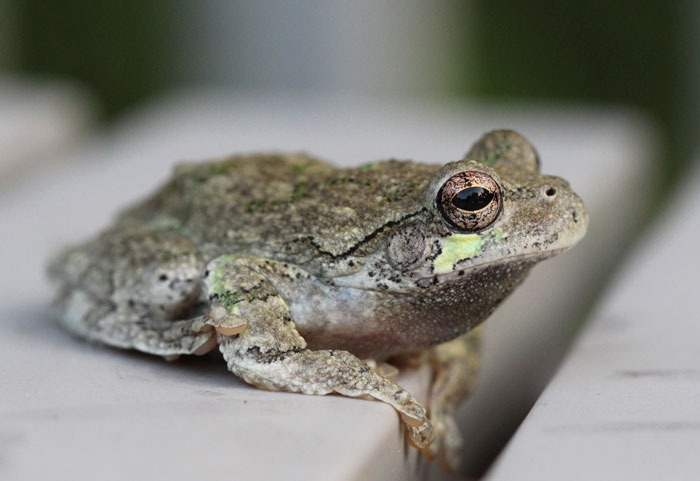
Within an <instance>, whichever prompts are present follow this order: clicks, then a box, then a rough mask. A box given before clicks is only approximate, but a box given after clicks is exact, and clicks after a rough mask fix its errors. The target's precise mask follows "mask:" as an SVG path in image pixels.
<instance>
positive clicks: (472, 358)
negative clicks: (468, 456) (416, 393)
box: [423, 327, 481, 471]
mask: <svg viewBox="0 0 700 481" xmlns="http://www.w3.org/2000/svg"><path fill="white" fill-rule="evenodd" d="M480 340H481V329H480V328H478V327H477V328H476V329H473V330H472V331H471V332H469V333H468V334H466V335H465V336H462V337H460V338H457V339H455V340H453V341H450V342H447V343H445V344H441V345H439V346H436V347H435V348H433V350H432V352H431V364H432V367H433V371H434V373H435V374H434V380H433V385H432V387H431V396H430V404H429V412H430V419H431V421H432V422H433V425H434V427H435V440H434V441H433V442H432V443H431V444H430V445H429V446H427V447H426V448H424V449H423V454H424V455H425V457H426V458H428V459H439V460H440V463H441V464H442V465H443V467H444V468H445V469H446V470H448V471H455V470H456V469H457V467H458V466H459V462H460V451H461V449H462V444H463V440H462V436H461V434H460V432H459V427H458V426H457V422H456V420H455V410H456V409H457V406H458V405H459V402H460V401H461V400H462V399H463V398H464V397H465V396H467V395H468V394H469V393H470V392H471V391H472V389H473V388H474V385H475V383H476V380H477V375H478V367H479V354H480V344H481V342H480Z"/></svg>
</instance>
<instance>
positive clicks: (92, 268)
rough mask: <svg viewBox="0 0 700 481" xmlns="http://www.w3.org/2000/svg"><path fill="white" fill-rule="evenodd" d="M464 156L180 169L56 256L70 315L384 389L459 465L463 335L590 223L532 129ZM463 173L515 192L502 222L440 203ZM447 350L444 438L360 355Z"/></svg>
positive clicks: (442, 371) (153, 345)
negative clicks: (483, 223) (459, 223)
mask: <svg viewBox="0 0 700 481" xmlns="http://www.w3.org/2000/svg"><path fill="white" fill-rule="evenodd" d="M465 159H469V160H461V161H457V162H451V163H448V164H446V165H444V166H442V167H440V166H433V165H423V164H418V163H414V162H409V161H393V160H392V161H385V162H377V163H372V164H367V165H365V166H362V167H359V168H354V169H336V168H334V167H332V166H330V165H328V164H325V163H323V162H321V161H319V160H316V159H314V158H312V157H309V156H306V155H253V156H241V157H231V158H227V159H224V160H220V161H215V162H209V163H203V164H187V165H182V166H179V167H178V168H177V169H176V170H175V173H174V175H173V178H172V179H171V180H170V181H169V182H168V183H167V184H166V185H165V186H164V187H163V188H161V189H160V190H159V191H158V192H157V193H156V194H155V195H154V196H153V197H151V198H150V199H148V200H146V201H145V202H143V203H141V204H139V205H137V206H135V207H133V208H131V209H129V210H127V211H125V212H123V213H122V214H121V215H120V216H119V218H118V219H117V221H116V223H115V224H114V226H113V227H112V228H111V229H110V230H108V231H107V232H104V233H102V234H101V235H100V236H99V237H97V238H96V239H94V240H92V241H90V242H88V243H86V244H83V245H80V246H77V247H74V248H72V249H69V250H67V251H66V252H64V253H63V254H62V255H60V256H59V257H58V258H57V259H55V260H54V262H53V263H52V264H51V267H50V275H51V278H52V280H53V281H54V283H55V285H56V287H57V295H56V306H57V310H58V315H59V318H60V319H61V321H62V323H63V324H64V325H65V326H67V327H68V328H69V329H70V330H72V331H73V332H75V333H77V334H79V335H81V336H83V337H86V338H88V339H91V340H97V341H100V342H104V343H106V344H109V345H113V346H117V347H122V348H135V349H139V350H141V351H144V352H148V353H153V354H159V355H163V356H165V357H166V358H173V357H176V356H177V355H180V354H202V353H204V352H207V351H208V350H210V349H212V348H213V347H215V346H216V345H217V344H218V345H219V349H220V350H221V352H222V353H223V355H224V358H225V359H226V361H227V363H228V366H229V369H230V370H231V371H233V372H234V373H236V374H237V375H239V376H241V377H242V378H243V379H245V380H246V381H247V382H249V383H251V384H254V385H256V386H259V387H263V388H266V389H273V390H287V391H296V392H304V393H309V394H326V393H331V392H337V393H341V394H345V395H349V396H371V397H374V398H376V399H380V400H382V401H385V402H387V403H389V404H391V405H392V406H394V407H395V408H396V409H397V410H398V411H399V412H400V413H401V415H402V418H403V420H404V421H405V422H406V424H407V425H408V435H409V439H410V440H411V441H412V443H414V444H415V445H417V446H418V447H420V448H423V449H424V452H425V453H426V455H428V456H429V457H433V456H439V457H440V458H441V459H442V460H443V462H444V463H445V464H446V465H447V466H454V465H455V463H456V461H457V459H456V450H457V449H458V447H459V442H460V439H459V435H458V432H457V431H456V427H455V426H454V421H453V419H452V412H453V410H454V407H455V406H456V404H457V401H458V400H459V398H461V397H463V396H464V395H465V394H466V391H467V390H468V388H469V387H468V386H469V385H470V384H472V383H473V379H474V377H475V373H476V353H477V349H476V347H475V346H476V345H477V344H478V338H477V336H476V335H471V336H467V337H459V336H461V335H462V334H465V333H467V332H468V331H470V329H472V328H474V327H475V326H477V325H479V323H481V322H482V321H483V320H484V319H485V318H486V317H488V315H489V314H490V313H491V312H492V311H493V310H494V309H495V308H496V306H497V305H498V304H499V303H500V302H501V301H502V300H503V299H504V298H505V297H506V296H507V295H508V294H509V293H510V292H511V291H512V290H513V289H514V288H515V287H516V286H517V285H518V284H519V283H520V282H521V281H522V280H523V279H524V277H525V275H526V274H527V272H528V271H529V270H530V268H531V267H532V266H533V265H534V264H535V263H537V262H538V261H540V260H543V259H545V258H547V257H550V256H552V255H554V254H556V253H557V252H560V251H562V250H564V249H567V248H568V247H570V246H572V245H573V244H574V243H575V242H576V241H577V240H578V239H580V238H581V237H582V235H583V234H584V232H585V229H586V225H587V214H586V210H585V208H584V207H583V204H582V202H581V200H580V199H579V197H578V196H576V194H574V192H573V191H572V190H571V189H570V188H569V185H568V183H567V182H566V181H564V180H563V179H560V178H557V177H550V176H543V175H541V174H540V173H539V161H538V159H537V155H536V153H535V151H534V149H533V148H532V147H531V146H530V144H529V143H527V141H526V140H525V139H524V138H523V137H521V136H520V135H519V134H517V133H515V132H512V131H495V132H492V133H490V134H487V135H486V136H484V137H483V138H482V139H480V141H479V142H477V143H476V144H475V145H474V146H473V147H472V149H471V151H470V152H469V153H468V154H467V155H466V157H465ZM464 171H476V172H482V173H485V174H488V175H489V176H491V177H492V178H493V179H494V180H495V181H496V182H497V183H498V185H499V186H500V189H501V192H502V206H501V207H500V211H499V213H498V217H497V218H496V220H495V221H494V222H493V223H492V224H491V225H489V226H488V227H486V228H485V229H483V230H481V231H478V232H460V231H459V230H458V229H455V227H454V226H451V225H450V224H449V223H448V222H447V221H446V220H445V218H444V217H443V215H442V213H441V212H440V209H439V208H438V206H437V193H438V191H439V189H440V188H441V186H442V185H443V184H444V183H445V182H446V181H447V180H448V179H449V178H450V177H452V176H453V175H455V174H458V173H460V172H464ZM454 339H456V340H454ZM453 340H454V341H453ZM448 341H451V342H448ZM442 343H446V344H442ZM438 344H442V346H440V347H438V348H436V349H434V350H432V351H430V352H431V354H430V356H431V357H430V358H431V362H432V363H433V366H434V367H435V368H436V377H435V386H434V388H433V393H432V395H433V397H432V399H431V404H430V418H431V419H432V421H433V423H434V424H435V426H434V427H435V432H433V424H431V422H430V421H429V420H428V416H427V415H426V412H425V409H424V408H423V407H422V406H420V404H418V403H417V402H416V401H415V399H413V397H412V396H411V395H410V394H409V393H407V392H406V391H404V390H403V389H401V388H400V387H399V386H398V385H396V384H395V383H393V382H392V381H390V380H389V379H387V378H386V377H385V376H383V375H382V374H381V373H382V368H381V365H380V366H379V367H369V366H368V365H367V364H366V363H365V362H363V361H361V360H360V359H373V360H375V361H380V362H381V361H385V360H387V359H390V358H393V357H396V356H406V355H410V354H413V353H416V352H420V351H424V350H426V349H428V348H431V347H432V346H435V345H438ZM433 437H435V442H432V444H431V441H432V440H433Z"/></svg>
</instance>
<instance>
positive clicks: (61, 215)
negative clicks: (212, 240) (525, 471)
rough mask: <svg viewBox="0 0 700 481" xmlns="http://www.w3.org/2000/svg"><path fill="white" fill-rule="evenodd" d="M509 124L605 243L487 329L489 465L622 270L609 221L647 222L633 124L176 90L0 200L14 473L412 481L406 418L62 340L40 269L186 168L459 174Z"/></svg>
mask: <svg viewBox="0 0 700 481" xmlns="http://www.w3.org/2000/svg"><path fill="white" fill-rule="evenodd" d="M497 127H514V128H516V129H518V130H520V131H521V132H523V133H524V134H525V135H527V136H528V137H529V138H530V139H531V140H532V141H533V143H535V144H536V145H537V146H538V148H539V150H540V154H541V156H542V159H543V162H544V166H545V168H544V170H545V172H547V173H557V174H560V175H562V176H564V177H566V178H568V179H570V180H571V181H572V184H573V186H574V188H575V189H576V190H577V191H578V192H579V193H580V194H581V195H582V196H583V198H584V199H586V200H587V201H588V204H589V208H590V211H591V232H590V235H589V237H588V238H587V239H586V240H585V241H584V242H583V243H582V244H581V245H580V246H579V247H577V248H576V249H575V250H574V251H572V252H571V253H570V254H567V255H564V256H562V257H561V258H560V259H556V260H553V261H549V262H548V263H546V264H545V265H543V266H542V267H541V268H539V269H538V270H536V272H535V273H534V274H533V276H532V277H531V279H530V281H529V282H528V283H526V285H525V286H524V287H523V290H522V291H521V292H522V294H521V293H518V294H517V296H519V297H516V298H515V299H513V300H512V302H508V303H507V306H504V308H503V309H502V310H501V311H499V312H498V313H497V314H496V316H495V317H494V319H492V320H491V321H489V326H490V327H489V328H488V329H487V336H488V337H487V347H486V363H485V367H484V378H483V380H482V382H481V384H480V386H479V389H478V391H477V393H476V396H475V398H474V400H473V402H471V403H469V405H468V406H467V409H466V411H465V416H466V419H465V423H466V424H467V425H468V426H469V430H468V431H467V432H465V435H466V438H467V445H466V449H465V454H467V455H468V457H467V459H466V461H467V465H469V464H468V463H469V462H474V461H475V460H478V457H479V456H480V455H482V454H483V452H484V450H486V449H487V448H488V449H492V448H490V447H489V446H488V443H489V442H490V441H491V440H490V439H489V438H488V434H489V433H490V432H492V431H493V430H494V428H495V427H496V426H497V425H498V424H499V423H500V422H502V420H503V419H505V418H507V413H508V412H510V411H512V410H513V406H514V405H516V404H517V400H518V399H527V396H528V395H530V394H531V392H532V391H533V389H534V390H535V391H536V390H537V385H536V384H535V385H534V386H535V387H533V383H532V382H531V379H528V377H527V376H524V375H523V372H525V373H528V372H529V373H530V374H532V373H536V372H538V371H541V370H542V369H551V367H548V366H544V365H543V362H544V361H548V362H551V359H550V358H548V357H546V356H545V357H538V356H533V357H529V358H528V362H526V363H523V362H522V359H521V358H520V357H519V356H518V355H525V356H526V357H527V353H529V352H541V351H546V350H548V349H550V348H551V349H553V348H557V347H558V345H559V344H561V339H562V332H565V330H566V329H567V328H570V325H571V322H572V321H573V320H574V317H573V316H571V315H569V316H567V315H563V316H562V315H561V312H562V309H563V310H564V311H566V310H567V309H577V308H579V307H580V304H581V302H582V299H584V298H585V297H584V296H582V295H581V293H582V292H584V291H585V290H586V289H587V288H590V287H591V285H590V284H592V283H595V282H596V281H597V280H599V279H600V275H601V274H602V273H604V272H606V271H607V268H608V264H612V260H611V259H609V257H603V258H604V259H608V260H607V261H606V263H605V264H603V266H601V268H600V269H597V270H590V269H588V270H582V269H581V266H582V265H589V266H590V265H594V264H595V261H596V260H598V259H600V258H601V257H600V256H601V255H603V256H609V255H610V254H611V252H614V248H615V246H616V243H619V242H620V241H619V239H620V238H624V235H625V234H626V233H628V231H629V226H628V225H627V223H626V222H620V221H619V220H617V218H616V217H615V215H614V214H616V213H617V215H618V216H619V214H620V212H625V213H627V214H629V217H632V218H634V217H635V216H637V215H638V214H639V212H640V206H638V205H635V202H636V201H635V199H637V197H635V195H638V194H640V192H639V190H641V193H642V194H643V193H644V190H643V188H642V187H643V186H644V185H645V182H648V179H649V175H650V172H649V169H647V168H646V167H647V160H648V158H649V156H650V154H651V151H652V149H651V141H652V140H653V134H652V133H651V132H650V131H649V130H648V129H647V128H646V127H645V125H644V124H643V123H640V121H639V119H638V118H636V117H634V116H632V115H629V114H627V113H624V112H620V111H614V110H603V109H585V108H576V107H568V108H566V107H560V108H555V107H550V108H546V107H536V106H527V105H519V106H514V107H511V108H497V107H494V106H491V107H486V106H481V107H479V106H473V105H471V106H470V105H463V104H458V103H446V102H442V103H439V102H427V101H426V102H417V101H415V100H413V101H410V102H406V101H404V102H398V101H390V100H385V99H384V100H382V99H378V98H372V99H366V98H364V99H363V98H359V97H355V98H353V97H333V98H316V99H312V98H300V97H296V98H293V99H292V98H288V97H280V98H277V97H271V96H265V97H259V96H258V97H255V96H232V95H227V94H226V93H224V92H218V93H217V92H213V93H208V94H207V93H199V94H197V95H189V96H188V95H181V96H177V95H176V96H171V97H168V98H166V99H164V100H163V101H161V102H158V103H156V104H153V105H150V106H147V107H146V108H144V109H142V110H141V111H140V113H137V114H135V115H133V116H131V117H129V118H127V119H125V120H124V121H123V122H122V124H121V125H120V126H118V127H117V128H115V129H113V130H112V131H110V132H108V133H106V134H105V135H104V136H102V137H100V138H98V139H95V140H94V141H93V142H91V143H90V144H88V145H85V146H84V147H83V148H81V149H79V150H78V151H76V152H72V153H71V154H69V155H67V156H66V158H69V159H70V160H71V161H72V162H71V163H69V164H68V165H65V166H64V167H62V168H58V167H56V168H54V169H51V170H48V171H46V172H45V173H43V174H41V175H37V176H35V177H34V178H32V179H31V180H30V181H28V182H26V183H24V184H23V185H20V186H17V188H16V191H15V192H13V193H11V195H8V196H6V197H5V198H4V199H2V203H1V204H0V221H1V222H2V225H3V236H0V256H1V257H0V258H1V259H2V268H3V272H4V273H5V275H3V276H2V278H0V322H1V323H2V325H3V327H4V328H5V330H4V334H3V336H2V337H0V373H2V375H1V376H0V380H1V382H2V389H0V473H2V478H3V479H32V478H34V477H36V476H39V475H44V474H47V473H53V474H55V473H65V474H66V477H67V478H70V479H87V478H90V479H92V478H93V477H95V475H96V473H99V476H100V477H101V478H105V479H109V478H110V477H111V478H112V479H124V478H127V477H130V476H133V475H135V474H139V473H141V474H142V475H143V477H146V476H145V475H146V474H149V475H151V474H153V475H155V473H157V472H158V470H159V469H162V470H163V474H162V476H159V477H161V478H163V479H169V480H177V479H192V476H194V475H197V474H199V475H201V476H205V475H212V476H217V477H221V476H224V475H228V476H234V477H236V478H240V479H261V478H265V479H266V478H270V477H274V476H276V475H279V474H280V473H287V476H285V478H286V479H300V478H301V477H302V476H305V479H319V480H322V479H371V476H372V475H374V476H375V477H376V479H407V478H408V477H410V476H411V475H415V474H416V472H415V471H414V468H413V467H412V465H411V464H410V462H409V463H403V460H404V456H406V453H407V452H408V453H410V454H409V459H412V458H410V455H412V454H414V453H413V452H412V451H410V450H408V451H407V448H406V446H405V444H404V442H403V438H402V437H401V434H400V432H399V423H398V418H397V416H396V415H395V413H394V412H393V411H392V410H391V409H390V408H388V407H386V406H384V405H382V404H379V403H372V402H368V401H358V400H351V399H343V398H339V397H330V398H313V397H305V396H301V395H295V394H283V393H266V392H261V391H257V390H254V389H252V388H249V387H247V386H245V385H243V384H242V383H240V382H239V381H237V380H236V379H235V377H234V376H233V375H229V374H227V372H226V371H225V368H224V365H223V363H220V364H219V363H214V362H208V361H201V360H197V359H193V360H187V361H185V362H182V363H175V364H166V363H164V362H163V361H160V360H158V359H151V358H149V357H146V356H142V355H138V354H133V353H124V352H120V351H115V350H110V349H105V348H100V347H91V346H88V345H86V344H84V343H81V342H78V341H75V340H73V339H71V338H69V337H67V336H66V335H64V334H63V333H62V332H61V331H59V330H58V329H56V328H55V327H54V326H53V324H52V323H51V322H50V321H49V319H48V317H47V314H46V305H47V303H48V291H47V289H46V286H45V284H44V280H43V272H42V269H43V265H44V264H45V262H46V258H47V256H48V255H49V253H50V252H52V251H54V250H56V249H57V248H59V247H60V246H62V245H64V244H65V243H67V242H70V241H75V240H77V239H81V238H83V237H85V236H87V235H90V234H92V233H94V232H95V231H96V230H97V229H98V228H99V227H100V226H104V225H106V223H107V222H108V221H109V219H110V217H111V216H112V215H113V213H114V212H115V210H116V209H117V208H118V207H120V206H123V205H124V203H126V202H130V201H133V200H134V199H135V198H136V197H138V196H142V195H144V194H145V193H147V192H149V191H151V190H153V188H154V186H155V184H156V183H157V182H158V181H162V180H163V179H165V178H166V177H167V176H168V172H169V168H170V166H171V165H172V163H173V161H174V160H183V159H201V158H204V157H211V156H216V155H221V154H224V153H229V152H233V151H239V152H240V151H251V150H259V149H264V150H271V149H284V150H308V151H311V152H314V153H315V154H318V155H320V156H323V157H326V158H328V159H332V160H334V161H336V162H337V163H340V164H343V165H350V164H356V163H361V162H365V161H367V160H373V159H379V158H387V157H399V158H413V159H416V160H421V161H427V162H445V161H448V160H454V159H457V158H459V157H461V156H462V155H463V153H464V152H465V151H466V150H467V149H468V147H469V146H470V144H471V143H472V142H473V141H474V140H475V139H476V138H477V137H479V136H480V135H481V134H482V133H483V132H485V131H487V130H489V129H492V128H497ZM64 160H65V159H64ZM59 163H60V160H59V159H56V161H55V165H58V164H59ZM625 201H627V202H629V203H630V204H626V203H625ZM611 226H612V227H611ZM608 229H609V230H610V232H609V231H608ZM512 312H515V313H516V315H515V316H513V315H510V314H508V313H512ZM502 313H506V315H505V317H504V316H503V315H502ZM530 321H536V322H530ZM567 326H568V327H567ZM562 330H563V331H562ZM524 345H527V346H524ZM558 349H561V347H558ZM514 353H515V354H516V356H515V357H514V356H513V354H514ZM523 353H525V354H523ZM528 370H529V371H528ZM514 373H516V374H517V375H514ZM521 377H522V379H523V380H524V381H525V382H522V381H521ZM402 382H405V383H406V387H407V388H409V389H411V390H414V391H417V392H420V391H421V390H424V389H425V386H426V383H427V377H426V376H425V373H423V375H422V377H421V376H418V377H416V375H409V376H408V377H406V378H404V380H403V381H402ZM502 386H507V388H508V398H507V399H504V398H503V397H502ZM494 396H495V397H494ZM246 401H247V402H246ZM484 404H485V407H483V406H484ZM471 406H477V407H479V406H482V408H480V409H477V410H476V411H475V410H474V409H473V408H472V407H471ZM521 409H522V407H521ZM258 426H259V429H256V428H257V427H258ZM241 433H243V434H241ZM37 460H40V462H39V461H37ZM100 469H104V471H98V470H100ZM421 469H423V470H425V469H426V464H425V463H422V464H421ZM433 474H434V473H433Z"/></svg>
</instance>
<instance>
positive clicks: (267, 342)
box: [204, 256, 433, 448]
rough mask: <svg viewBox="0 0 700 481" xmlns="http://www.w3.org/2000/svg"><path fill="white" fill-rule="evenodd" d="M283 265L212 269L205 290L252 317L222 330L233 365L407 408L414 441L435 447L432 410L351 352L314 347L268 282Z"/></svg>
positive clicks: (266, 381) (311, 390)
mask: <svg viewBox="0 0 700 481" xmlns="http://www.w3.org/2000/svg"><path fill="white" fill-rule="evenodd" d="M276 267H278V266H277V265H276V263H275V262H274V261H270V260H267V259H259V258H254V257H243V256H223V257H220V258H217V259H215V260H213V261H212V262H211V263H210V264H209V266H208V268H207V270H208V272H209V275H208V276H206V277H205V279H204V287H205V292H206V293H207V294H208V296H209V298H210V301H211V303H212V305H213V306H218V307H222V308H224V309H225V310H226V311H227V312H228V313H229V314H233V315H235V316H239V317H240V318H242V319H244V320H245V321H246V322H247V325H246V328H245V330H243V331H242V332H241V333H240V334H237V335H228V334H227V333H226V332H221V331H219V334H218V342H219V349H220V351H221V352H222V354H223V356H224V359H225V360H226V363H227V365H228V368H229V370H230V371H232V372H233V373H235V374H236V375H238V376H239V377H241V378H242V379H244V380H245V381H246V382H248V383H250V384H253V385H255V386H258V387H260V388H263V389H267V390H273V391H290V392H300V393H304V394H315V395H324V394H330V393H338V394H342V395H345V396H351V397H365V396H366V397H371V398H374V399H377V400H379V401H383V402H385V403H387V404H389V405H391V406H392V407H394V408H395V409H396V410H397V411H398V412H399V414H400V415H401V419H402V420H403V422H404V423H405V424H406V425H407V427H408V435H409V438H410V440H411V442H412V443H413V444H414V445H416V446H417V447H419V448H424V447H426V446H428V445H429V444H430V442H431V441H432V438H433V436H432V425H431V423H430V421H429V419H428V416H427V413H426V410H425V409H424V408H423V406H421V405H420V404H419V403H418V402H417V401H416V400H415V399H414V397H413V396H412V395H411V394H409V393H408V392H407V391H406V390H405V389H403V388H402V387H401V386H399V385H397V384H395V383H394V382H392V381H390V380H389V379H387V378H386V377H384V376H382V375H381V374H380V373H379V372H378V370H375V369H373V368H372V367H370V366H368V365H367V364H366V363H365V362H363V361H361V360H360V359H358V358H357V357H355V356H354V355H352V354H350V353H349V352H347V351H338V350H319V351H313V350H310V349H307V347H306V341H305V340H304V339H303V338H302V336H301V335H300V334H299V333H298V332H297V330H296V327H295V324H294V322H293V321H292V318H291V315H290V312H289V308H288V307H287V305H286V303H285V302H284V300H283V299H282V298H281V297H280V296H279V295H278V294H277V292H276V291H275V289H274V287H273V286H272V285H271V283H270V282H269V281H268V280H267V277H266V276H268V275H269V276H272V275H274V269H275V268H276ZM378 369H381V368H378Z"/></svg>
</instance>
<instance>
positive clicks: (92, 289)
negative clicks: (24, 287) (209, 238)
mask: <svg viewBox="0 0 700 481" xmlns="http://www.w3.org/2000/svg"><path fill="white" fill-rule="evenodd" d="M203 271H204V263H203V261H202V260H201V258H200V256H199V254H198V252H197V250H196V248H195V247H194V246H193V245H192V244H191V243H190V242H189V241H187V240H186V239H184V238H183V237H181V236H178V235H177V234H174V233H169V232H155V231H150V230H147V229H145V228H142V227H129V228H126V227H122V228H119V229H115V230H113V231H108V232H105V233H104V234H102V235H101V236H99V237H98V238H97V239H95V240H93V241H91V242H88V243H86V244H84V245H81V246H78V247H76V248H73V249H69V250H68V251H66V252H64V253H62V254H61V255H59V256H58V257H57V258H56V259H55V260H54V261H53V262H52V263H51V265H50V267H49V276H50V278H51V280H52V281H53V283H54V285H55V287H56V296H55V303H54V306H55V310H56V312H57V314H58V318H59V321H60V322H61V323H62V324H63V325H64V326H65V327H66V328H68V329H69V330H70V331H72V332H73V333H75V334H77V335H78V336H81V337H84V338H86V339H89V340H92V341H97V342H102V343H105V344H108V345H111V346H115V347H120V348H133V349H138V350H140V351H144V352H147V353H151V354H158V355H162V356H164V357H166V358H173V357H176V356H177V355H179V354H200V353H203V352H206V351H207V350H211V349H212V348H213V347H215V346H216V336H215V332H214V329H213V327H212V326H211V325H210V324H211V323H210V320H209V318H208V317H206V316H202V315H199V316H198V315H196V314H197V313H196V312H195V310H196V305H197V302H198V301H199V296H200V291H201V277H202V274H203ZM188 317H191V318H189V319H188Z"/></svg>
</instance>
